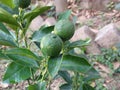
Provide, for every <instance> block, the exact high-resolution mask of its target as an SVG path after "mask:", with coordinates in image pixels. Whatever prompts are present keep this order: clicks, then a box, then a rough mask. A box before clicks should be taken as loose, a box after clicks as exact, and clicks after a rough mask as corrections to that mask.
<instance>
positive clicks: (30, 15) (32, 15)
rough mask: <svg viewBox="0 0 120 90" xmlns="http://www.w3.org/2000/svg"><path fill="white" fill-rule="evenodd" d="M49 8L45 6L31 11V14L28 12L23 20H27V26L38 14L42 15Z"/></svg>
mask: <svg viewBox="0 0 120 90" xmlns="http://www.w3.org/2000/svg"><path fill="white" fill-rule="evenodd" d="M50 8H51V7H50V6H45V7H40V6H39V7H36V8H35V9H33V10H32V11H31V12H28V13H26V14H25V16H24V19H28V24H30V22H31V21H32V20H33V19H34V18H35V17H37V16H39V15H40V14H42V13H44V12H45V11H47V10H49V9H50Z"/></svg>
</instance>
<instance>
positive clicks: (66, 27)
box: [54, 20, 75, 41]
mask: <svg viewBox="0 0 120 90" xmlns="http://www.w3.org/2000/svg"><path fill="white" fill-rule="evenodd" d="M74 32H75V26H74V24H73V22H71V21H69V20H60V21H58V22H57V23H56V24H55V28H54V33H55V34H57V35H58V36H59V37H60V38H61V39H62V40H63V41H66V40H69V39H70V38H71V37H72V36H73V35H74Z"/></svg>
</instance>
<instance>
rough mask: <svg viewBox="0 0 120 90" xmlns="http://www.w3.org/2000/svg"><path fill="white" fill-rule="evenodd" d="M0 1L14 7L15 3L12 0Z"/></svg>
mask: <svg viewBox="0 0 120 90" xmlns="http://www.w3.org/2000/svg"><path fill="white" fill-rule="evenodd" d="M0 3H2V4H5V5H7V6H9V7H11V8H14V7H15V5H14V3H13V0H0Z"/></svg>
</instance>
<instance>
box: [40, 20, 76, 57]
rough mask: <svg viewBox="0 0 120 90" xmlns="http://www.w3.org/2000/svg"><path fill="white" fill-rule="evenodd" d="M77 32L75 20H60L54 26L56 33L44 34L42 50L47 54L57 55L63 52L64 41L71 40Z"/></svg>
mask: <svg viewBox="0 0 120 90" xmlns="http://www.w3.org/2000/svg"><path fill="white" fill-rule="evenodd" d="M74 32H75V26H74V24H73V22H71V21H69V20H60V21H58V22H57V23H56V25H55V27H54V33H50V34H48V35H46V36H44V37H43V38H42V40H41V45H40V47H41V51H42V53H43V54H44V55H46V56H51V57H55V56H58V55H59V53H60V52H61V49H62V46H63V42H64V41H67V40H69V39H70V38H71V37H72V36H73V34H74Z"/></svg>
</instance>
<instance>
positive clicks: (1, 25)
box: [0, 22, 10, 34]
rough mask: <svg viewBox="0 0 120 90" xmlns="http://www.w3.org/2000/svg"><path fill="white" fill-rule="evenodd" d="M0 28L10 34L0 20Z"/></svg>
mask: <svg viewBox="0 0 120 90" xmlns="http://www.w3.org/2000/svg"><path fill="white" fill-rule="evenodd" d="M0 30H2V31H3V32H5V33H7V34H10V32H9V31H8V29H7V28H6V26H5V25H4V24H3V23H1V22H0Z"/></svg>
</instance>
